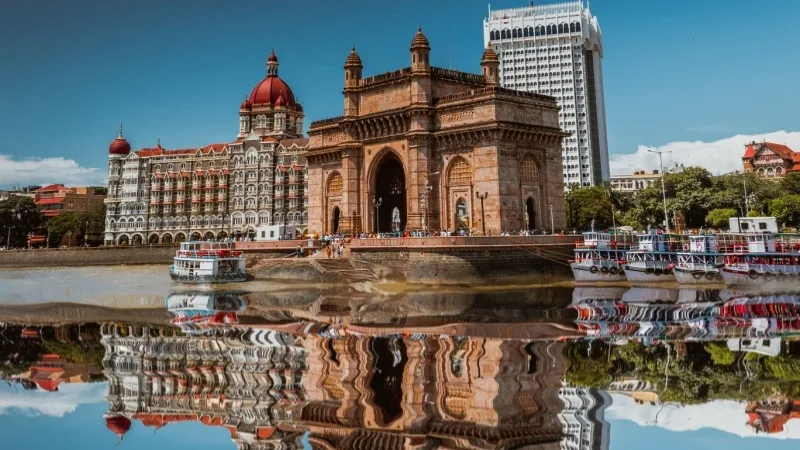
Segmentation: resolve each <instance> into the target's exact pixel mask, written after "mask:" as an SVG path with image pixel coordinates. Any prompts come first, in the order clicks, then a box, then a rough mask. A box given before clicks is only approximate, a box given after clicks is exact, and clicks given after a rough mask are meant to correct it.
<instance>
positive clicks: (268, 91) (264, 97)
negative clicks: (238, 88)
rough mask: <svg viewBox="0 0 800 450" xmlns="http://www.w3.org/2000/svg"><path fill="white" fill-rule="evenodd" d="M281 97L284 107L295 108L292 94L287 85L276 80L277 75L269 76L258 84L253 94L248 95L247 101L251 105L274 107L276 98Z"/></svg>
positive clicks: (278, 79)
mask: <svg viewBox="0 0 800 450" xmlns="http://www.w3.org/2000/svg"><path fill="white" fill-rule="evenodd" d="M281 96H283V101H284V102H285V103H284V104H285V105H288V106H295V105H296V104H295V100H294V93H292V90H291V88H289V85H288V84H286V83H285V82H284V81H283V80H281V79H280V78H278V76H277V75H269V76H267V78H264V81H262V82H261V83H258V85H256V87H255V89H253V92H251V93H250V98H249V99H248V101H249V102H250V104H251V105H267V104H269V105H274V104H275V102H277V101H278V98H279V97H281Z"/></svg>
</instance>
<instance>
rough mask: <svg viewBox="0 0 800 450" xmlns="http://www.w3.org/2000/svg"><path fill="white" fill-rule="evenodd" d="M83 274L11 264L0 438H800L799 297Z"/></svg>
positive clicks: (310, 441) (306, 444)
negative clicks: (384, 291) (426, 288)
mask: <svg viewBox="0 0 800 450" xmlns="http://www.w3.org/2000/svg"><path fill="white" fill-rule="evenodd" d="M72 270H74V271H72V272H70V271H69V270H66V272H61V273H58V272H47V273H40V274H39V275H47V279H46V280H41V278H40V282H39V283H33V282H31V280H32V279H34V278H36V277H33V276H30V275H28V274H23V273H16V274H13V273H10V272H9V271H6V272H5V273H3V272H0V292H1V293H2V294H0V295H5V297H4V298H0V303H2V305H3V306H0V322H3V324H2V325H1V326H0V338H2V343H0V373H1V374H2V377H3V378H4V379H5V381H6V383H4V384H3V385H2V386H0V435H1V436H2V448H4V449H5V448H10V449H18V448H19V449H22V448H33V449H45V448H48V449H49V448H52V447H53V446H54V445H57V446H58V447H60V448H67V449H109V448H113V447H114V446H116V445H119V446H120V447H119V448H128V449H147V450H150V449H153V448H170V449H183V448H186V449H193V450H194V449H212V448H213V449H295V448H297V449H301V448H303V449H304V448H319V449H331V448H342V449H402V448H414V449H428V448H448V449H462V448H463V449H466V448H478V449H497V448H509V449H511V448H514V449H517V448H531V449H579V448H586V449H589V448H600V449H601V448H610V449H615V450H617V449H634V448H635V449H641V448H642V446H643V444H644V443H646V446H647V448H648V449H650V448H655V449H667V448H669V449H674V448H676V446H677V447H678V448H687V449H692V448H704V449H709V448H712V449H713V448H720V449H722V448H725V449H728V448H743V447H744V446H747V447H748V448H755V449H772V448H776V449H784V448H785V449H788V448H792V449H794V448H798V445H800V344H798V343H797V342H796V337H797V336H798V335H800V296H798V295H795V294H796V293H792V292H773V293H755V292H738V291H731V290H722V291H719V290H716V291H704V290H669V289H647V288H630V289H629V288H576V289H572V288H559V289H533V288H530V289H525V290H512V291H492V292H480V293H479V292H466V291H459V292H449V293H446V292H427V293H426V292H415V293H402V294H394V295H379V294H365V293H359V292H355V291H348V290H342V291H337V292H332V291H329V290H325V289H300V288H297V287H294V288H286V287H283V288H279V289H278V288H274V289H269V290H267V289H266V288H264V287H263V286H261V285H249V284H248V285H242V286H241V287H242V288H246V289H247V290H224V291H221V290H217V291H207V292H200V291H187V290H182V289H181V288H179V287H175V286H171V285H169V284H167V283H162V280H161V277H160V275H156V274H155V272H152V273H151V272H148V270H155V268H151V269H148V268H139V269H136V270H134V271H132V272H131V274H135V276H130V277H127V278H126V277H122V278H123V279H120V277H119V273H117V272H113V271H109V272H104V273H103V274H99V273H93V274H92V275H91V276H89V275H87V272H86V270H88V269H84V270H76V269H72ZM92 270H99V269H92ZM137 270H138V271H137ZM159 270H160V269H159ZM101 275H105V278H104V280H103V281H102V282H101V283H100V284H95V285H93V286H88V285H87V283H85V281H86V279H87V278H91V279H98V278H103V277H102V276H101ZM114 277H117V279H116V281H115V279H114ZM65 286H67V288H66V289H68V290H69V295H62V296H60V298H59V293H61V292H62V291H63V290H64V289H65ZM75 286H77V289H79V291H77V292H76V287H75ZM103 286H105V288H104V287H103ZM253 286H257V287H258V288H254V287H253ZM237 287H239V286H237ZM26 291H29V292H30V296H29V297H26V296H25V292H26Z"/></svg>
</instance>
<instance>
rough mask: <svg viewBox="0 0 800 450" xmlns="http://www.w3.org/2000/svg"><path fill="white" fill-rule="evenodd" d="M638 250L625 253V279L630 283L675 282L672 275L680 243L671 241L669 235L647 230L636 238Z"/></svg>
mask: <svg viewBox="0 0 800 450" xmlns="http://www.w3.org/2000/svg"><path fill="white" fill-rule="evenodd" d="M637 237H638V240H639V244H638V248H637V249H636V250H631V251H629V252H627V254H626V258H627V264H625V266H624V269H625V277H627V278H628V281H631V282H655V283H660V282H665V281H675V277H674V275H673V274H672V271H673V269H674V268H675V266H676V265H677V263H678V252H677V251H676V250H677V249H678V248H682V247H680V245H681V243H680V241H675V242H673V241H671V240H670V239H669V237H670V235H667V234H662V233H661V232H660V231H658V230H652V229H651V230H649V231H648V232H647V233H645V234H640V235H638V236H637Z"/></svg>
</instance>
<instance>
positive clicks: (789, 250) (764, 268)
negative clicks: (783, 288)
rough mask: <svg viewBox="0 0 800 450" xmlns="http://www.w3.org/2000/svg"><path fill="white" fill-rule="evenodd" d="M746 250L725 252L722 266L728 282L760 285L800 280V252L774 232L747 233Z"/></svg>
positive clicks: (724, 277) (740, 284)
mask: <svg viewBox="0 0 800 450" xmlns="http://www.w3.org/2000/svg"><path fill="white" fill-rule="evenodd" d="M747 247H748V252H747V253H732V254H727V255H725V266H724V267H723V268H722V269H721V273H722V277H723V279H724V281H725V284H727V285H729V286H742V285H758V284H763V283H771V282H779V283H783V282H787V281H799V280H800V253H799V252H797V251H796V250H795V249H794V248H793V247H792V246H789V245H779V244H777V243H776V242H775V236H774V235H773V234H772V233H753V234H748V235H747Z"/></svg>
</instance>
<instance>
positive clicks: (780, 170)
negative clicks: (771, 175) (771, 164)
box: [775, 167, 783, 177]
mask: <svg viewBox="0 0 800 450" xmlns="http://www.w3.org/2000/svg"><path fill="white" fill-rule="evenodd" d="M782 173H783V169H781V168H780V167H778V168H777V169H775V176H777V177H779V176H781V174H782Z"/></svg>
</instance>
